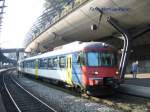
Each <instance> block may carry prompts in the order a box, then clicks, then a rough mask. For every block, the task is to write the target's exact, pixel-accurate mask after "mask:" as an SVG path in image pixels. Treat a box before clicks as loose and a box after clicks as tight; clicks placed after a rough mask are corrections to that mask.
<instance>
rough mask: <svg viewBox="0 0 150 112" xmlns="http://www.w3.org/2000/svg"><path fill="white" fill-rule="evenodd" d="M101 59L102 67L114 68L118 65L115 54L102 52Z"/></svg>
mask: <svg viewBox="0 0 150 112" xmlns="http://www.w3.org/2000/svg"><path fill="white" fill-rule="evenodd" d="M100 59H101V66H114V65H115V64H116V62H115V55H114V53H110V52H102V53H101V55H100Z"/></svg>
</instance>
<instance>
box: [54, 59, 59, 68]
mask: <svg viewBox="0 0 150 112" xmlns="http://www.w3.org/2000/svg"><path fill="white" fill-rule="evenodd" d="M53 68H54V69H57V68H58V58H57V57H54V58H53Z"/></svg>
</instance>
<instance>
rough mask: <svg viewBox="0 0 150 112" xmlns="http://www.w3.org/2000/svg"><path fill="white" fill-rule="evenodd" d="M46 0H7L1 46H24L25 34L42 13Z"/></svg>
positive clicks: (0, 37)
mask: <svg viewBox="0 0 150 112" xmlns="http://www.w3.org/2000/svg"><path fill="white" fill-rule="evenodd" d="M43 3H44V0H6V2H5V5H6V6H7V7H6V8H5V9H4V12H5V13H4V15H3V17H4V18H3V23H2V25H3V26H2V30H1V33H0V47H2V48H22V47H23V40H24V38H25V35H26V34H27V32H28V31H29V29H30V28H31V26H32V25H33V22H35V21H36V18H37V17H38V16H40V15H41V13H42V10H43Z"/></svg>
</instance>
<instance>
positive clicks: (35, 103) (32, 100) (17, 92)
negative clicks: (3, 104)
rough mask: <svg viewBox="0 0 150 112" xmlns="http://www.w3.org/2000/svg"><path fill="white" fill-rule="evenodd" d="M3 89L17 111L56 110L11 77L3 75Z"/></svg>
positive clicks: (42, 111)
mask: <svg viewBox="0 0 150 112" xmlns="http://www.w3.org/2000/svg"><path fill="white" fill-rule="evenodd" d="M3 83H4V87H5V90H6V92H7V94H8V96H9V98H10V99H11V101H12V103H13V105H14V106H15V108H16V111H18V112H37V111H41V112H57V111H56V110H55V109H53V108H52V107H50V106H49V105H47V104H46V103H44V102H43V101H42V100H40V99H39V98H37V97H36V96H34V95H33V94H32V93H30V92H29V91H27V90H26V89H25V88H23V87H22V86H21V85H20V84H19V83H17V82H16V81H15V80H14V79H12V77H8V75H5V76H4V75H3Z"/></svg>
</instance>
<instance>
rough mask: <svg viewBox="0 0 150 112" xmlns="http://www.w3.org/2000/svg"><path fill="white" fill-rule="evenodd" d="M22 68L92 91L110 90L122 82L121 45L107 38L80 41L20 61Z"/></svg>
mask: <svg viewBox="0 0 150 112" xmlns="http://www.w3.org/2000/svg"><path fill="white" fill-rule="evenodd" d="M18 71H19V72H21V73H24V74H28V75H31V76H34V77H35V78H37V79H38V78H43V79H50V80H52V81H55V82H61V84H65V85H67V86H68V87H72V88H75V89H78V90H81V91H84V92H86V93H87V94H89V95H101V94H109V93H111V92H110V91H113V89H114V88H116V87H118V86H119V84H120V83H119V82H120V77H119V74H118V64H117V49H116V48H114V47H113V46H111V45H109V44H106V43H103V42H81V41H76V42H72V43H69V44H66V45H62V46H59V47H57V48H55V49H54V50H53V51H50V52H46V53H43V54H39V55H37V56H33V57H28V58H25V59H23V60H19V62H18Z"/></svg>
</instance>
